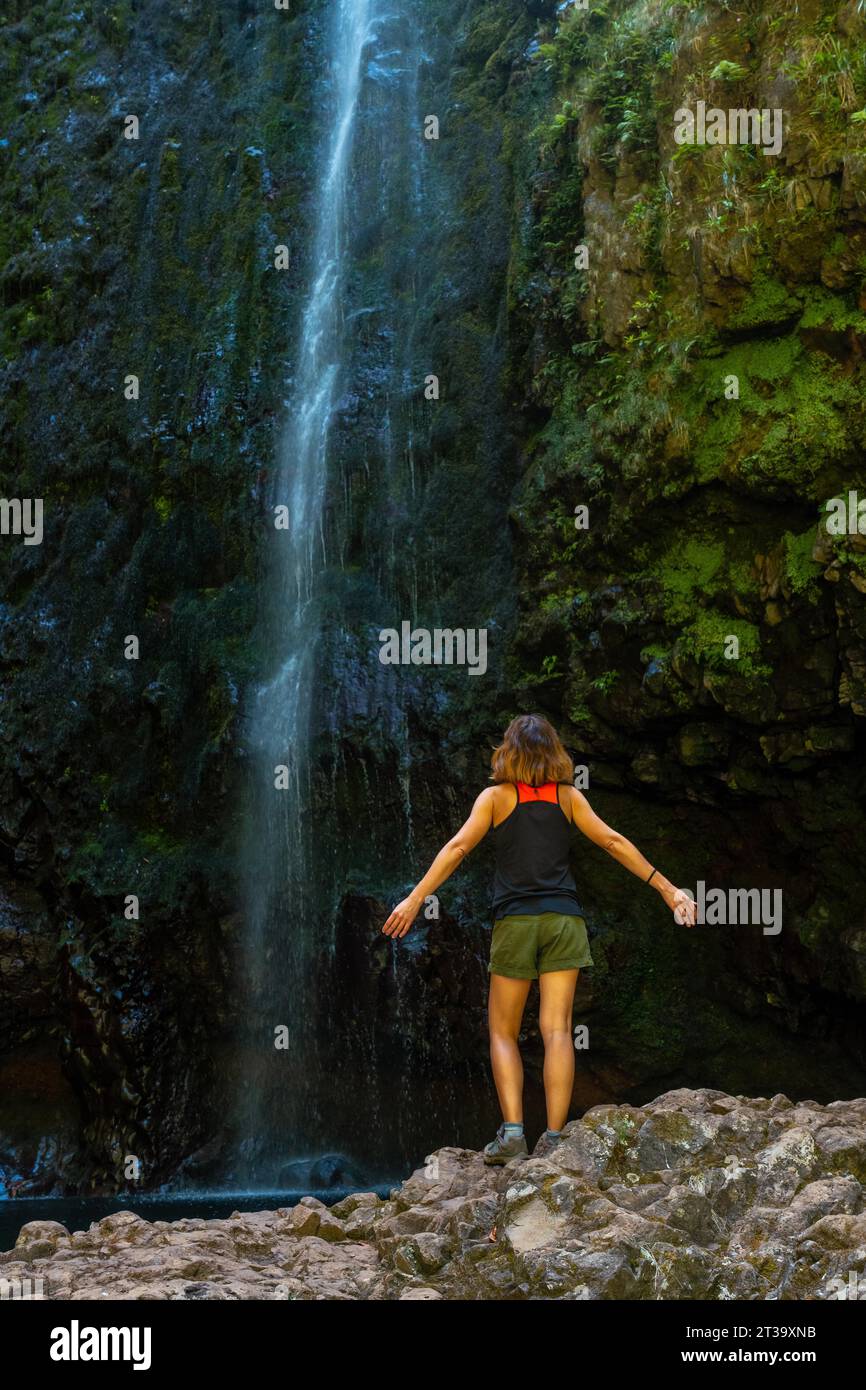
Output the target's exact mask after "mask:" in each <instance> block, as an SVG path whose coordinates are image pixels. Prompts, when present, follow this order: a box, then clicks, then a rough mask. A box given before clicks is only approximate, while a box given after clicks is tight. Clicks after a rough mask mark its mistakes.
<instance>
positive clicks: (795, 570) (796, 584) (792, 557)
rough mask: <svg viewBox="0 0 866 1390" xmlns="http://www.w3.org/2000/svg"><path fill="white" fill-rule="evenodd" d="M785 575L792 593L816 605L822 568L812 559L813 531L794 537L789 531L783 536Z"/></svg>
mask: <svg viewBox="0 0 866 1390" xmlns="http://www.w3.org/2000/svg"><path fill="white" fill-rule="evenodd" d="M784 546H785V574H786V576H787V579H788V583H789V585H790V586H791V589H792V591H793V593H795V594H802V595H804V596H805V597H806V598H807V599H808V600H809V602H810V603H817V601H818V595H819V592H820V590H819V586H818V583H817V580H818V579H819V577H820V575H821V572H822V569H823V566H822V565H821V563H820V562H819V561H817V560H813V559H812V550H813V549H814V546H815V529H814V527H813V528H811V529H810V530H808V531H804V532H803V533H802V534H801V535H799V536H795V535H793V534H792V532H790V531H786V532H785V535H784Z"/></svg>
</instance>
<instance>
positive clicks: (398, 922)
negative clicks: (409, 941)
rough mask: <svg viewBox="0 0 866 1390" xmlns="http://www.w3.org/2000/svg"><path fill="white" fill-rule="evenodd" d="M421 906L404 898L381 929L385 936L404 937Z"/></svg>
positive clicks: (413, 900) (412, 900)
mask: <svg viewBox="0 0 866 1390" xmlns="http://www.w3.org/2000/svg"><path fill="white" fill-rule="evenodd" d="M420 911H421V904H420V903H419V902H416V900H415V899H414V898H404V899H403V901H402V902H401V903H398V904H397V906H396V907H395V908H394V911H393V912H392V913H391V916H390V917H389V918H388V920H387V922H386V923H385V925H384V927H383V928H382V930H383V932H384V933H385V935H386V936H395V937H396V936H405V935H406V933H407V931H408V930H409V928H410V927H411V925H412V923H413V922H414V921H415V918H416V917H417V916H418V913H419V912H420Z"/></svg>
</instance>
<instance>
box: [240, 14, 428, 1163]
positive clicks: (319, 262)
mask: <svg viewBox="0 0 866 1390" xmlns="http://www.w3.org/2000/svg"><path fill="white" fill-rule="evenodd" d="M412 10H413V6H412V4H411V3H409V0H396V3H395V4H389V3H387V0H335V3H334V4H333V5H332V7H331V11H330V14H329V16H328V19H327V38H326V46H327V76H326V79H325V81H324V83H323V87H324V96H323V105H322V138H321V146H320V150H319V155H318V159H317V164H316V182H315V188H314V192H313V195H312V197H311V207H312V219H311V221H312V226H311V235H310V237H309V241H308V254H307V265H308V274H307V286H306V290H305V293H304V296H303V300H302V307H301V316H300V325H299V331H298V335H297V343H296V350H295V355H294V371H293V374H292V380H291V382H290V386H289V393H288V394H289V406H288V418H287V421H286V424H285V428H284V432H283V435H282V440H281V444H280V450H279V458H278V467H277V470H276V476H275V480H274V483H273V492H272V497H271V499H270V501H271V505H272V507H273V508H278V507H285V508H287V509H288V526H287V529H277V528H275V529H274V533H273V537H272V538H271V546H272V553H271V567H270V574H269V579H268V593H269V604H270V607H269V611H268V612H267V613H266V615H265V623H264V630H265V640H264V647H265V650H266V661H267V662H268V663H270V670H269V671H268V674H267V676H266V678H265V680H264V681H263V683H262V684H261V685H260V686H259V687H258V689H257V690H256V691H255V692H254V696H253V700H252V704H251V710H250V717H249V743H250V766H251V778H252V783H253V786H252V792H251V806H250V812H249V816H248V822H249V825H248V838H247V844H246V851H245V854H246V871H247V902H246V927H245V931H246V948H247V970H248V980H247V987H246V988H247V1004H248V1010H247V1019H246V1027H247V1034H246V1043H245V1051H246V1056H245V1061H244V1066H243V1087H242V1091H243V1094H242V1100H241V1114H240V1133H241V1153H242V1159H241V1162H240V1164H239V1169H238V1174H239V1176H240V1177H241V1179H242V1180H243V1181H244V1182H245V1183H246V1184H250V1185H253V1186H255V1185H262V1186H273V1185H274V1184H279V1183H280V1182H287V1181H289V1180H292V1181H294V1180H297V1178H298V1176H299V1174H300V1176H301V1177H302V1178H303V1164H304V1162H305V1161H306V1160H310V1161H312V1160H315V1158H316V1155H317V1154H318V1155H321V1153H322V1150H323V1149H324V1148H326V1147H327V1137H328V1136H327V1134H325V1133H324V1132H323V1125H322V1122H321V1118H320V1112H321V1093H322V1089H323V1087H326V1086H327V1084H328V1075H329V1068H331V1067H333V1065H334V1059H333V1057H332V1055H331V1049H329V1046H328V1038H327V1036H326V1034H327V1029H326V1028H325V1030H324V1032H325V1036H324V1037H323V1028H322V1009H323V1008H325V1009H326V1008H327V990H328V958H327V944H328V943H327V925H326V924H327V921H328V917H329V912H332V910H333V903H332V901H330V900H328V901H325V899H329V898H332V897H333V884H332V883H329V880H328V877H327V874H326V872H325V869H326V866H324V867H323V859H324V858H325V857H326V855H325V848H326V844H327V827H326V826H325V825H324V824H323V816H324V809H323V807H322V805H321V804H320V803H321V799H320V798H319V799H318V800H317V798H316V795H315V789H314V786H313V765H312V756H311V740H312V721H313V716H314V711H315V710H317V709H318V710H321V709H327V711H328V713H329V717H330V721H331V724H332V725H333V726H336V725H338V724H339V718H340V716H339V711H338V709H337V706H338V704H339V701H340V696H339V692H338V691H337V692H336V693H334V692H335V689H336V686H337V684H338V681H337V677H336V675H335V673H334V671H333V669H329V666H328V662H329V659H332V658H333V653H334V651H337V652H338V653H339V651H340V650H343V651H345V649H346V646H347V642H349V639H348V638H347V637H346V635H345V634H343V633H341V631H340V612H341V608H343V607H345V604H346V601H347V600H346V598H345V595H343V594H341V592H340V584H341V580H340V575H341V573H342V572H343V570H344V556H343V554H342V549H343V547H344V545H345V535H344V534H342V533H341V529H340V526H339V525H336V526H334V525H332V526H331V527H330V534H329V528H328V525H327V516H326V513H327V507H328V495H329V488H332V489H333V488H335V487H339V485H340V484H339V477H337V475H338V473H339V471H340V468H341V467H342V466H343V463H344V460H341V459H339V458H337V459H336V461H335V456H336V455H337V454H338V452H339V449H340V443H339V439H340V428H341V420H343V426H342V427H343V429H344V430H345V429H346V423H345V418H344V417H345V416H346V414H347V412H348V413H349V414H351V411H352V408H353V402H354V403H355V407H357V405H358V402H359V401H363V402H364V403H365V408H367V409H369V408H370V402H372V403H373V412H374V415H375V429H374V430H373V444H372V446H371V453H372V454H373V455H375V458H376V461H377V464H378V465H379V466H381V467H383V468H384V469H385V470H387V469H389V468H390V467H392V466H395V464H396V466H399V467H400V468H405V467H407V466H408V467H410V468H411V430H410V429H407V428H402V429H401V428H400V427H397V428H396V430H395V419H394V415H395V410H394V409H393V408H392V404H391V394H392V393H393V392H394V391H395V390H396V391H397V394H398V396H402V395H403V394H404V390H405V385H406V383H405V382H404V381H403V380H400V379H399V378H400V376H401V370H400V361H401V356H402V357H404V358H405V351H406V343H407V341H408V340H409V339H410V338H411V329H410V328H408V327H407V328H406V330H405V331H404V332H402V333H401V332H400V331H398V328H397V326H396V325H395V324H394V323H393V322H388V305H387V304H372V305H369V304H366V303H364V302H363V301H361V302H358V295H359V293H360V290H359V283H360V280H359V277H358V275H357V273H356V266H357V262H358V260H359V258H363V254H364V252H363V246H364V244H365V242H366V243H367V244H368V245H369V243H370V242H371V241H372V242H374V243H378V244H379V245H381V244H382V241H383V239H384V241H385V243H387V240H388V237H389V235H390V236H391V237H392V238H394V239H397V238H400V237H402V236H403V235H404V234H405V232H406V227H407V226H409V227H410V228H411V224H412V221H413V218H416V217H417V214H418V211H419V194H418V172H417V171H418V157H419V156H418V153H417V146H418V142H419V119H418V112H417V110H416V109H415V108H416V99H417V95H416V88H417V81H418V66H419V62H420V61H421V55H420V53H419V51H418V49H417V48H416V46H415V37H414V36H415V32H416V25H415V23H414V16H413V13H412ZM413 144H414V146H415V153H413V152H412V145H413ZM396 205H399V212H398V214H397V215H396V216H395V206H396ZM399 222H402V223H403V224H404V225H403V226H400V225H399ZM359 248H360V249H359ZM394 249H395V251H396V246H395V248H394ZM367 283H369V280H368V282H367ZM365 288H366V286H365ZM393 289H394V287H393V285H392V286H391V290H392V291H393ZM371 322H375V325H376V330H377V332H378V336H379V338H380V339H381V340H382V341H384V342H387V344H388V361H387V363H386V364H385V365H384V367H383V368H382V369H381V370H380V371H378V372H377V371H376V370H375V369H372V370H371V368H370V365H369V361H367V362H366V365H364V364H363V362H362V358H363V354H362V353H359V346H358V345H359V343H360V342H362V341H363V339H364V336H365V335H367V334H369V333H370V331H371ZM403 374H405V364H404V373H403ZM375 378H378V379H375ZM395 378H396V380H395ZM397 413H398V414H399V408H398V410H397ZM349 424H350V425H351V421H350V422H349ZM407 461H408V462H407ZM365 466H366V464H365ZM335 477H337V481H336V482H335ZM343 529H344V530H345V528H343ZM371 563H373V564H375V563H379V564H380V565H382V564H384V565H387V560H386V559H384V560H379V561H378V562H377V561H375V560H371ZM335 576H336V577H335ZM335 615H336V617H335ZM328 633H330V641H329V642H326V641H325V636H326V634H328ZM329 653H330V656H329ZM374 666H375V662H374ZM380 669H381V668H380ZM374 676H375V671H374ZM329 701H330V703H329ZM390 703H391V704H392V705H393V701H391V702H390ZM391 718H392V719H394V720H396V721H397V722H398V723H399V720H400V713H399V710H398V709H392V713H391ZM278 769H281V771H278ZM323 874H325V876H324V877H323ZM278 1029H279V1030H281V1031H280V1035H279V1044H280V1045H279V1047H277V1046H276V1045H275V1038H276V1036H277V1035H276V1032H275V1030H278ZM313 1176H314V1177H315V1174H314V1175H313Z"/></svg>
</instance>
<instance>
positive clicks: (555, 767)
mask: <svg viewBox="0 0 866 1390" xmlns="http://www.w3.org/2000/svg"><path fill="white" fill-rule="evenodd" d="M490 766H491V767H492V769H493V772H492V773H491V776H490V780H491V782H527V783H528V784H529V785H530V786H531V787H540V786H541V785H542V783H544V782H573V781H574V763H573V762H572V761H571V758H570V757H569V756H568V754H567V753H566V751H565V749H564V748H563V746H562V742H561V740H560V737H559V734H558V733H557V732H556V730H555V729H554V727H553V725H552V724H551V723H549V722H548V720H546V719H545V718H544V716H543V715H541V714H519V715H518V716H517V718H516V719H512V721H511V723H510V724H509V726H508V728H507V729H506V730H505V733H504V734H503V736H502V742H501V743H500V745H499V747H498V748H494V750H493V756H492V757H491V759H490Z"/></svg>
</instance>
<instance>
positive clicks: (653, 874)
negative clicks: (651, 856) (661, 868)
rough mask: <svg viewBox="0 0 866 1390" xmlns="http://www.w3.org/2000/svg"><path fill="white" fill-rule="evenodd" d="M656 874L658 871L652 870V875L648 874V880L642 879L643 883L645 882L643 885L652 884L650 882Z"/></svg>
mask: <svg viewBox="0 0 866 1390" xmlns="http://www.w3.org/2000/svg"><path fill="white" fill-rule="evenodd" d="M657 873H658V869H653V871H652V873H651V874H650V876H649V878H647V879H644V882H645V883H652V880H653V879H654V878H655V876H656V874H657Z"/></svg>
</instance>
